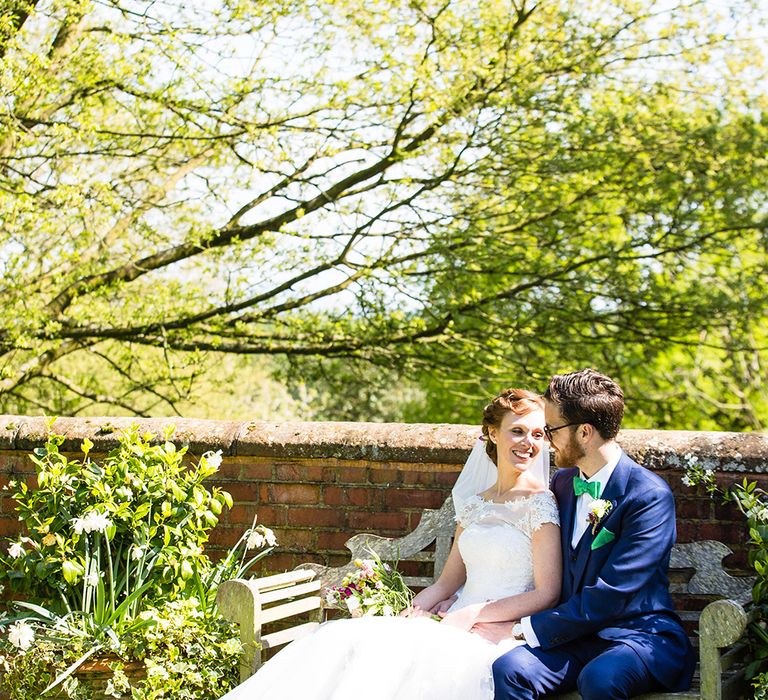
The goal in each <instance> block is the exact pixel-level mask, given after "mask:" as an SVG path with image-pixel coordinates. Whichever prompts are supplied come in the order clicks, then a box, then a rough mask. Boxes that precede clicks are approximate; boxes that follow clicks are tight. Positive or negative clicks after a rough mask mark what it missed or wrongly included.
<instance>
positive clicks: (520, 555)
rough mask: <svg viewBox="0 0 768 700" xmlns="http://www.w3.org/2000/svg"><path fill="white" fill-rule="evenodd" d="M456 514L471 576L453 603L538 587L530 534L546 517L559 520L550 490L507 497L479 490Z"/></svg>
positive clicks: (495, 596) (465, 560)
mask: <svg viewBox="0 0 768 700" xmlns="http://www.w3.org/2000/svg"><path fill="white" fill-rule="evenodd" d="M456 519H457V520H458V521H459V523H460V524H461V526H462V527H463V528H464V530H463V532H462V533H461V535H460V536H459V552H460V553H461V556H462V558H463V560H464V564H465V566H466V569H467V580H466V583H465V584H464V588H463V590H462V592H461V594H460V595H459V599H458V600H457V601H456V603H454V605H453V609H457V608H460V607H463V606H465V605H469V604H471V603H479V602H485V601H489V600H498V599H499V598H506V597H507V596H511V595H516V594H518V593H524V592H525V591H530V590H533V551H532V548H531V536H532V534H533V533H534V532H535V531H536V530H538V529H539V528H540V527H541V526H542V525H543V524H544V523H554V524H555V525H559V524H560V519H559V517H558V511H557V502H556V501H555V497H554V495H553V494H552V492H551V491H543V492H541V493H536V494H532V495H531V496H527V497H525V498H519V499H515V500H514V501H507V502H505V503H493V502H490V501H484V500H483V499H482V498H481V497H480V496H475V497H473V498H470V499H469V500H468V501H467V503H466V504H465V505H464V507H463V508H462V509H461V511H460V512H459V513H458V515H457V517H456Z"/></svg>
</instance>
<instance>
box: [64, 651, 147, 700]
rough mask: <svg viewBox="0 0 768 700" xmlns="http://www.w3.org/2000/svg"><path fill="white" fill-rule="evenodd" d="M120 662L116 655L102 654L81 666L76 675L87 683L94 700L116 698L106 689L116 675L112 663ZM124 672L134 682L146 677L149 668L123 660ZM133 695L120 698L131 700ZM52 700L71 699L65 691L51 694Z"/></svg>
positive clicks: (136, 662)
mask: <svg viewBox="0 0 768 700" xmlns="http://www.w3.org/2000/svg"><path fill="white" fill-rule="evenodd" d="M118 662H120V659H118V658H117V657H116V656H101V657H97V658H95V659H89V660H88V661H86V662H85V663H83V664H82V666H80V667H79V668H78V669H77V671H75V673H74V675H75V677H76V678H77V680H78V681H80V682H81V683H82V684H84V685H86V686H87V687H88V688H89V689H90V691H91V693H92V694H93V700H115V696H114V695H106V694H105V692H104V691H105V689H106V687H107V683H108V682H109V681H110V679H111V678H112V676H113V675H114V671H113V670H112V669H111V668H110V664H112V665H114V664H115V663H118ZM122 664H123V673H125V675H126V676H128V680H129V681H130V682H131V684H133V682H134V681H139V680H141V679H143V678H145V677H146V675H147V670H146V668H145V667H144V664H143V663H141V662H139V661H130V662H125V661H124V662H122ZM130 698H131V696H130V694H129V695H121V696H120V698H119V699H118V700H130ZM51 700H69V698H67V696H66V694H64V693H63V692H62V693H60V694H58V695H54V696H51Z"/></svg>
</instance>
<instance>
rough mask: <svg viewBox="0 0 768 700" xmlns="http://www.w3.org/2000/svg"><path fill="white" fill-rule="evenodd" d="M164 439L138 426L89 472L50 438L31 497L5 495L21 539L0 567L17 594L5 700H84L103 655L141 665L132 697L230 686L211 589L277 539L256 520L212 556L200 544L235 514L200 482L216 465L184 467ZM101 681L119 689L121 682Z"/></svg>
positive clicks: (231, 655) (18, 486)
mask: <svg viewBox="0 0 768 700" xmlns="http://www.w3.org/2000/svg"><path fill="white" fill-rule="evenodd" d="M172 432H173V428H172V427H170V428H168V429H167V430H166V432H165V435H164V442H162V443H160V444H153V436H152V435H149V434H144V435H140V434H139V432H138V429H137V428H136V427H135V426H134V427H132V428H130V429H129V430H127V431H125V433H123V434H122V435H121V436H120V438H119V444H118V446H117V447H116V448H115V449H113V450H112V451H111V452H110V453H109V454H108V455H106V457H105V458H104V459H103V460H100V461H98V462H97V461H94V460H93V459H91V457H90V454H89V453H90V451H91V449H92V448H93V444H92V443H91V442H90V441H89V440H85V441H83V444H82V446H81V449H82V452H83V455H84V457H83V459H82V460H77V459H71V458H69V457H67V456H66V455H64V454H62V453H61V452H60V451H59V448H60V446H61V444H62V442H63V438H62V437H59V436H52V437H51V438H50V439H49V440H48V442H47V444H46V446H45V448H41V449H39V450H36V451H35V454H34V455H32V460H33V462H34V463H35V468H36V472H37V488H30V487H29V486H28V485H27V484H26V483H24V482H19V483H12V484H11V485H10V487H11V488H12V489H14V494H13V495H14V498H15V500H16V504H17V505H16V511H17V512H18V513H19V519H20V520H21V521H22V523H23V525H24V528H25V531H26V534H25V535H23V536H21V537H20V538H19V539H18V540H17V541H14V542H11V543H10V546H9V547H8V553H7V555H4V556H2V557H0V560H2V565H3V566H2V569H0V575H1V576H2V577H3V578H5V579H7V580H8V581H9V582H10V584H11V586H12V587H13V589H14V590H16V591H20V592H21V593H22V594H23V597H24V599H23V600H16V601H13V602H12V603H11V606H10V607H11V612H10V613H6V614H4V615H3V616H2V619H0V627H2V628H4V631H5V633H7V634H3V636H2V637H0V648H2V650H3V651H4V652H5V653H6V655H4V656H2V658H1V659H0V665H2V669H3V685H4V688H5V689H6V690H7V691H8V692H9V693H10V697H11V700H22V699H26V698H28V697H30V696H31V695H40V694H45V693H46V692H48V691H50V690H52V689H54V688H57V689H58V690H57V692H61V691H62V690H63V692H65V693H66V695H67V697H69V698H81V697H82V698H88V697H90V695H89V694H88V693H89V692H90V691H89V690H88V688H87V685H85V684H83V683H80V681H79V680H78V677H77V671H78V668H79V667H80V666H81V665H82V663H83V662H84V661H86V660H87V659H88V658H90V657H92V656H94V655H96V654H104V653H109V654H112V655H116V657H117V658H118V659H119V660H124V661H139V662H143V664H144V666H145V668H146V674H145V676H146V677H145V679H144V680H143V681H138V682H133V681H132V682H131V688H130V691H131V692H132V693H133V697H135V698H137V700H138V699H139V698H141V699H142V700H148V699H149V698H156V697H157V698H159V697H179V698H190V699H194V700H198V699H199V700H202V699H203V698H210V697H218V696H220V695H222V694H224V693H225V692H226V691H227V690H228V689H229V688H230V687H231V686H232V685H233V684H234V683H235V682H236V680H237V679H236V668H237V662H236V661H237V655H238V653H239V651H240V645H239V642H237V641H236V631H235V630H234V629H233V628H232V626H231V625H229V624H227V623H225V622H223V621H222V620H221V619H219V617H218V614H217V608H216V601H215V596H216V590H217V588H218V585H219V584H220V583H221V582H222V581H224V580H226V579H229V578H233V577H237V576H240V575H243V574H244V573H245V572H247V571H248V570H249V569H250V568H251V567H252V566H253V565H254V564H255V563H256V562H257V561H258V560H259V559H261V558H262V557H263V556H265V555H266V554H268V553H269V552H270V551H271V547H272V546H273V545H274V544H275V539H274V535H273V533H272V532H271V531H270V530H269V529H268V528H265V527H264V526H261V525H260V526H256V525H255V522H254V526H253V527H251V528H250V529H248V530H247V531H246V532H245V533H244V534H243V535H242V537H241V538H240V540H239V541H238V542H237V543H236V544H235V546H234V547H233V548H232V549H231V550H230V551H229V552H228V553H227V555H226V556H225V557H224V558H222V559H221V560H219V561H218V562H216V563H214V562H211V561H210V560H209V559H208V557H207V556H206V555H205V554H204V552H203V547H204V545H205V543H206V542H207V540H208V536H209V533H210V531H211V530H212V529H213V527H214V526H215V525H216V523H217V522H218V517H219V515H220V514H221V512H222V510H223V509H224V508H225V507H230V506H231V505H232V500H231V498H230V497H229V495H228V494H227V493H226V492H223V491H221V490H220V489H218V488H214V489H212V490H209V489H207V488H206V487H205V485H204V484H203V481H204V480H205V479H206V478H207V477H209V476H211V475H212V474H214V473H215V472H216V471H217V469H218V466H219V464H220V462H221V456H220V454H219V453H213V452H209V453H207V454H205V455H203V457H201V458H200V460H198V461H197V463H194V464H185V463H184V462H185V459H184V458H185V455H186V448H185V447H182V448H177V447H176V446H175V445H174V444H173V443H172V442H171V441H170V438H171V434H172ZM267 545H269V546H268V547H267ZM110 682H111V683H112V684H113V687H117V686H120V685H124V684H125V683H126V682H127V681H126V680H125V678H123V676H121V675H120V672H117V673H116V675H115V678H114V679H112V680H111V681H110ZM115 684H117V685H115Z"/></svg>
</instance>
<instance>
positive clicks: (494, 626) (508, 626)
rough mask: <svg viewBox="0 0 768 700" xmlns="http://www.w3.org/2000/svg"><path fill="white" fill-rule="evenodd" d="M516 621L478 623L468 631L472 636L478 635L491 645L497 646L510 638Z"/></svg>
mask: <svg viewBox="0 0 768 700" xmlns="http://www.w3.org/2000/svg"><path fill="white" fill-rule="evenodd" d="M516 622H517V620H512V621H510V622H478V623H477V624H476V625H474V626H473V627H472V629H471V630H470V631H471V632H472V633H473V634H477V635H480V636H481V637H482V638H483V639H487V640H488V641H489V642H491V643H492V644H498V643H499V642H500V641H502V640H504V639H509V638H511V637H512V628H513V627H514V626H515V623H516Z"/></svg>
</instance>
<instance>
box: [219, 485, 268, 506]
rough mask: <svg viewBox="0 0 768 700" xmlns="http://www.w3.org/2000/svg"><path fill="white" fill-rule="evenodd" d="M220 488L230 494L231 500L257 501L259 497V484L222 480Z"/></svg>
mask: <svg viewBox="0 0 768 700" xmlns="http://www.w3.org/2000/svg"><path fill="white" fill-rule="evenodd" d="M221 488H223V489H224V490H225V491H227V492H228V493H229V495H230V496H232V500H233V501H251V502H253V501H257V500H258V499H259V484H256V483H249V482H247V481H241V482H232V481H227V482H222V483H221Z"/></svg>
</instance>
